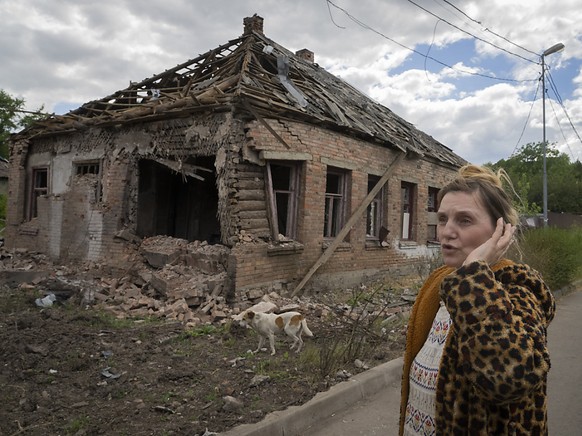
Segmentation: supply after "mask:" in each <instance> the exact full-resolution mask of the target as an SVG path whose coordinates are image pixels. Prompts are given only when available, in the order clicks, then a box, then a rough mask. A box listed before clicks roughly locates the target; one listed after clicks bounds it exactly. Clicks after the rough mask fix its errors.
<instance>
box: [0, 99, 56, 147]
mask: <svg viewBox="0 0 582 436" xmlns="http://www.w3.org/2000/svg"><path fill="white" fill-rule="evenodd" d="M24 104H25V100H24V99H22V98H15V97H12V96H11V95H10V94H8V93H7V92H5V91H4V90H2V89H0V156H2V157H5V158H7V157H8V139H9V138H10V134H11V133H12V132H14V131H16V130H18V129H21V128H24V127H28V126H30V125H31V124H32V123H34V122H35V121H37V120H39V119H42V118H45V117H46V116H47V114H44V113H43V111H44V105H43V106H41V107H40V108H39V109H38V110H36V111H34V112H27V111H25V110H24Z"/></svg>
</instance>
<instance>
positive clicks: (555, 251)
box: [520, 227, 582, 290]
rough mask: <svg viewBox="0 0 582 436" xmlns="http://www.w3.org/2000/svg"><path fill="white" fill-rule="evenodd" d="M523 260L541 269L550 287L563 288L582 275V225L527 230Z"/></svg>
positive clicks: (522, 248)
mask: <svg viewBox="0 0 582 436" xmlns="http://www.w3.org/2000/svg"><path fill="white" fill-rule="evenodd" d="M520 246H521V250H522V253H523V262H524V263H527V264H528V265H530V266H531V267H532V268H535V269H536V270H538V271H539V272H540V273H541V274H542V276H543V277H544V280H545V282H546V283H547V285H548V286H549V287H550V289H554V290H556V289H561V288H563V287H564V286H566V285H569V284H570V283H572V282H573V281H575V280H576V279H579V278H581V277H582V256H581V255H580V247H582V227H572V228H570V229H558V228H556V227H546V228H541V229H534V230H528V231H526V232H524V234H523V237H522V239H521V241H520Z"/></svg>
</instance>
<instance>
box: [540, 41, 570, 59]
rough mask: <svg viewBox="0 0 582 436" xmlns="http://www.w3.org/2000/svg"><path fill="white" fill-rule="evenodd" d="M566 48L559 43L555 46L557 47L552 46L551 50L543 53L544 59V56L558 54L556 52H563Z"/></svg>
mask: <svg viewBox="0 0 582 436" xmlns="http://www.w3.org/2000/svg"><path fill="white" fill-rule="evenodd" d="M564 47H565V46H564V44H562V43H561V42H559V43H557V44H555V45H553V46H551V47H550V48H549V49H547V50H546V51H544V52H543V53H542V57H543V56H548V55H551V54H552V53H556V52H559V51H562V50H564Z"/></svg>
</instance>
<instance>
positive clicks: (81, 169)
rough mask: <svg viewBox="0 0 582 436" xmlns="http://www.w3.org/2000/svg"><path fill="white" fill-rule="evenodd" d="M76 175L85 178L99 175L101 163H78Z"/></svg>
mask: <svg viewBox="0 0 582 436" xmlns="http://www.w3.org/2000/svg"><path fill="white" fill-rule="evenodd" d="M75 166H76V171H75V174H77V175H78V176H84V175H85V174H99V173H100V165H99V162H82V163H76V164H75Z"/></svg>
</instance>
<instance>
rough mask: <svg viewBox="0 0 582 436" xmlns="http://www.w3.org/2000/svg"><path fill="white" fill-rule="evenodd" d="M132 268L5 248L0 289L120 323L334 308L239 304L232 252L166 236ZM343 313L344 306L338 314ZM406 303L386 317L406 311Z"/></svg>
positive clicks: (256, 294)
mask: <svg viewBox="0 0 582 436" xmlns="http://www.w3.org/2000/svg"><path fill="white" fill-rule="evenodd" d="M136 247H137V251H138V252H137V256H132V257H133V258H134V261H133V263H132V264H131V266H129V267H126V268H125V269H123V270H114V269H112V268H111V266H108V265H106V264H99V263H95V262H92V263H86V264H83V265H70V264H64V265H54V264H52V263H51V261H50V260H49V258H48V257H47V256H45V255H43V254H39V253H33V252H28V251H26V250H15V251H13V252H8V251H7V250H5V249H3V248H0V285H6V286H11V287H17V286H18V287H21V288H28V289H35V290H38V291H39V295H37V296H38V297H39V299H42V298H43V297H45V296H48V295H54V296H55V298H54V299H52V297H51V299H48V300H46V301H49V302H51V304H52V301H53V300H54V301H56V303H59V302H64V301H69V302H73V303H74V304H79V305H83V306H93V307H95V308H99V309H103V310H106V311H108V312H111V313H113V314H114V316H116V317H117V318H140V317H153V318H161V319H167V320H170V321H179V322H181V323H183V324H184V325H186V326H188V327H192V326H197V325H203V324H215V323H218V324H221V323H225V322H226V321H227V320H228V319H234V320H239V319H240V317H241V314H242V313H243V312H244V311H245V310H246V309H248V308H250V307H251V306H253V305H255V306H254V307H257V306H256V305H257V304H258V305H261V304H263V303H268V304H269V305H270V306H269V307H270V309H269V310H268V311H277V312H284V311H287V310H300V311H303V312H311V314H313V315H315V316H317V317H318V318H320V319H326V318H327V316H328V315H329V311H330V310H334V309H330V306H329V305H326V304H319V303H315V302H313V301H310V300H309V299H302V300H300V299H298V298H293V299H288V298H285V297H283V296H281V295H280V293H278V292H277V289H276V286H274V287H273V289H275V291H272V292H270V293H268V294H266V293H265V291H264V290H262V289H256V290H253V289H251V290H248V291H246V292H245V293H244V295H242V296H241V295H238V296H237V297H236V298H235V293H234V289H233V286H232V283H231V281H230V279H229V276H228V273H227V271H228V263H229V258H230V249H229V248H228V247H226V246H223V245H210V244H208V243H206V242H201V241H194V242H188V241H187V240H185V239H179V238H173V237H168V236H154V237H151V238H146V239H144V240H143V241H141V242H140V244H137V245H136ZM335 309H337V310H340V309H341V308H340V309H338V308H335ZM402 309H405V308H404V307H402V304H401V303H397V304H395V305H393V306H392V307H390V308H388V310H387V311H386V312H388V313H385V315H388V314H389V313H395V312H400V311H401V310H402Z"/></svg>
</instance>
